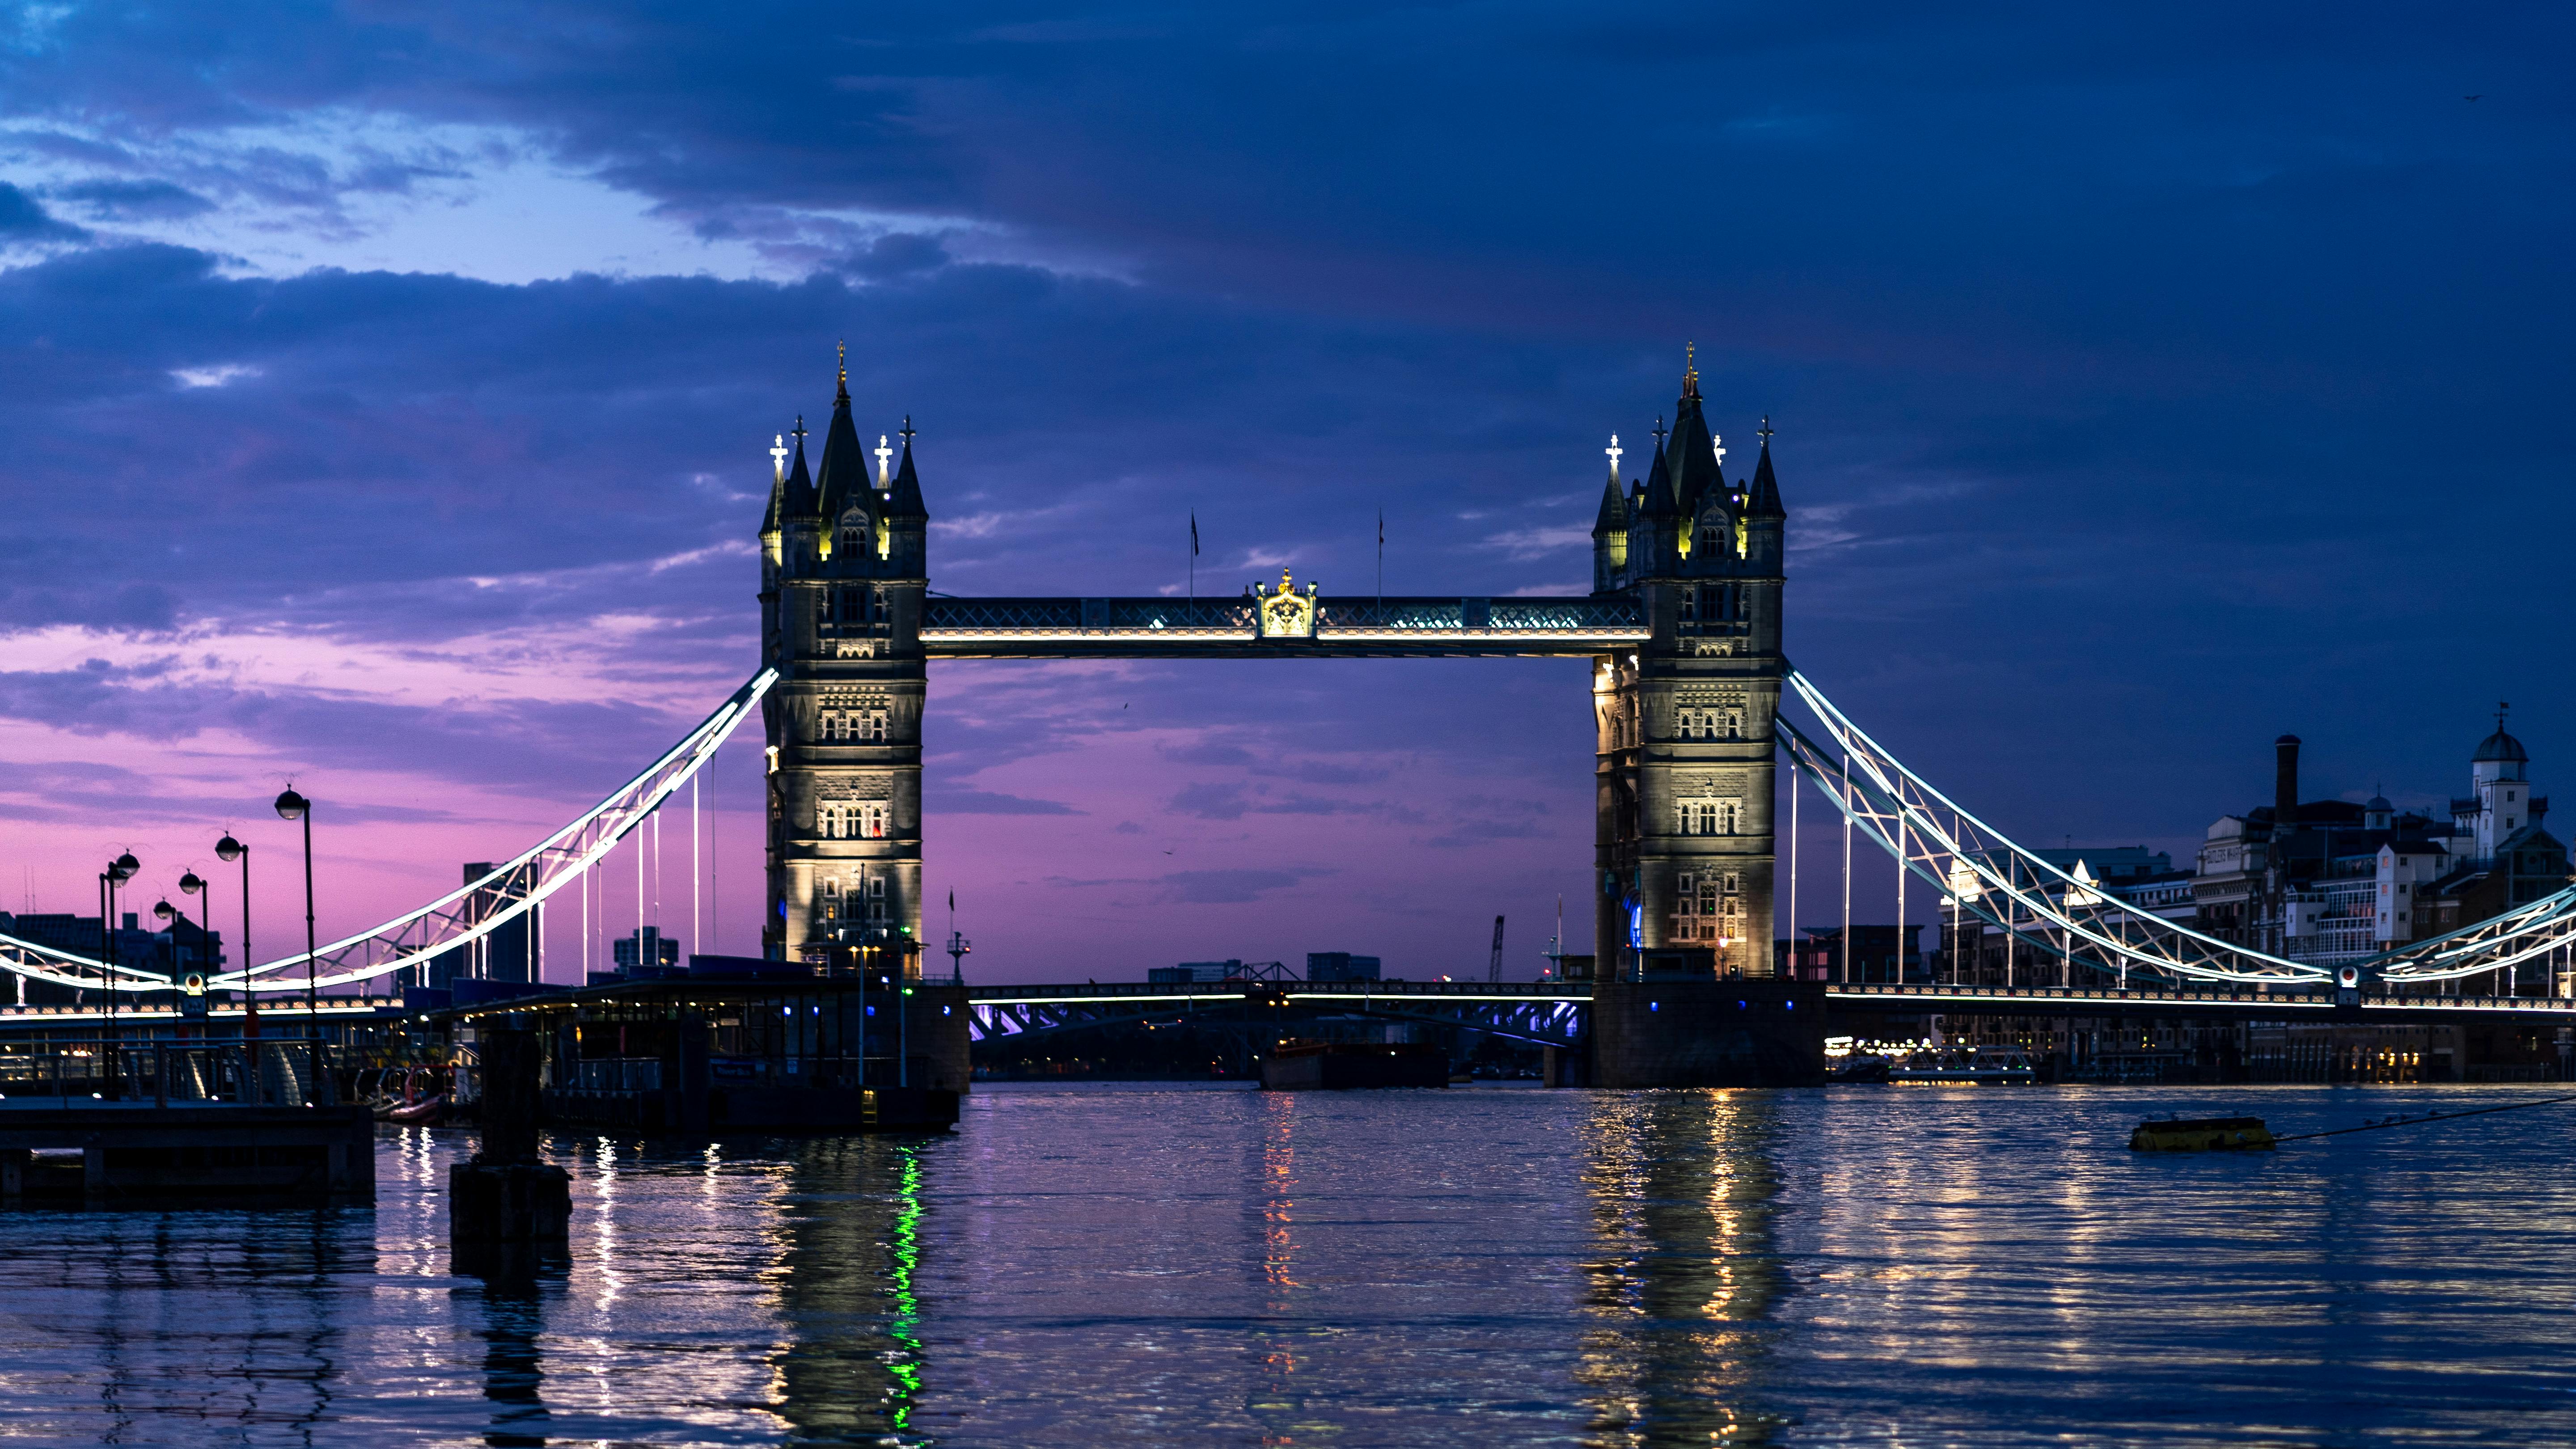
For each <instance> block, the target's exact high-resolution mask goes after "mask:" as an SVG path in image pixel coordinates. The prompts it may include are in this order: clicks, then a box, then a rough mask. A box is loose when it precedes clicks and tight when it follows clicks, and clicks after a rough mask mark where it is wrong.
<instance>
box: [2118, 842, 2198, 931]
mask: <svg viewBox="0 0 2576 1449" xmlns="http://www.w3.org/2000/svg"><path fill="white" fill-rule="evenodd" d="M2156 859H2158V860H2168V861H2169V860H2171V859H2172V857H2171V856H2168V855H2166V854H2165V853H2164V852H2162V851H2158V852H2157V853H2156ZM2192 883H2193V876H2192V873H2191V872H2190V871H2187V870H2160V871H2156V872H2153V873H2151V874H2147V875H2132V876H2128V877H2125V878H2122V879H2112V878H2110V877H2107V876H2106V877H2103V882H2102V894H2104V895H2106V896H2109V897H2111V898H2112V899H2113V900H2116V901H2119V902H2121V903H2122V904H2124V905H2127V906H2129V907H2131V908H2132V909H2134V910H2135V911H2136V912H2137V913H2138V914H2139V915H2142V916H2156V917H2160V918H2161V919H2164V920H2168V921H2177V922H2180V923H2182V924H2184V925H2189V924H2191V922H2192V921H2193V920H2194V919H2195V918H2196V917H2197V914H2198V911H2199V902H2198V898H2197V897H2196V896H2195V895H2194V894H2193V890H2192Z"/></svg>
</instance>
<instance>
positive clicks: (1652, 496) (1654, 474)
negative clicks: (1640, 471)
mask: <svg viewBox="0 0 2576 1449" xmlns="http://www.w3.org/2000/svg"><path fill="white" fill-rule="evenodd" d="M1679 511H1680V510H1679V509H1678V508H1676V507H1675V506H1674V501H1673V474H1672V469H1671V468H1670V466H1668V465H1667V463H1666V462H1665V458H1664V420H1663V419H1662V418H1657V419H1655V461H1654V464H1653V466H1651V467H1649V468H1647V469H1646V496H1645V497H1644V498H1643V499H1642V500H1640V501H1639V503H1638V505H1637V514H1638V516H1639V517H1641V518H1670V517H1672V516H1673V515H1674V514H1675V513H1676V512H1679Z"/></svg>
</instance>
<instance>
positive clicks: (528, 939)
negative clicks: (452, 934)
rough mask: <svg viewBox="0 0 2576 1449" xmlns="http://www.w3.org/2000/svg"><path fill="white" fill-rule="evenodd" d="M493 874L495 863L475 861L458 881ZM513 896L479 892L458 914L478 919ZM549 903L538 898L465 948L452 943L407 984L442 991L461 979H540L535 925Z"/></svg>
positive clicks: (463, 903) (540, 950) (468, 882)
mask: <svg viewBox="0 0 2576 1449" xmlns="http://www.w3.org/2000/svg"><path fill="white" fill-rule="evenodd" d="M491 873H492V862H490V861H488V860H485V861H474V862H470V863H468V864H467V865H466V866H465V867H464V877H465V878H464V879H463V880H462V881H460V882H458V884H460V885H472V884H474V883H475V882H476V881H478V880H481V879H482V878H483V877H485V876H487V875H490V874H491ZM510 903H511V898H510V897H509V896H508V895H506V894H504V893H503V892H500V891H497V890H479V891H475V892H473V893H472V894H470V895H468V896H466V897H465V899H464V900H462V901H460V902H458V903H457V910H458V914H459V915H460V916H461V917H462V918H463V919H464V920H466V921H469V922H471V921H478V920H482V919H485V918H487V917H489V916H492V915H496V914H498V913H500V912H501V911H504V910H506V909H508V908H509V906H510ZM545 909H546V908H545V905H544V903H543V902H539V903H538V904H536V905H533V906H530V907H529V908H528V909H526V910H524V911H522V912H520V913H519V914H518V915H516V916H513V917H511V918H510V919H509V920H507V921H504V922H502V923H501V924H500V925H498V926H495V927H493V928H492V929H491V930H489V931H487V932H485V933H484V934H482V935H480V936H477V937H476V938H474V939H473V940H471V941H468V942H466V943H465V944H464V945H462V946H452V947H450V948H448V949H447V950H444V951H441V952H439V953H438V954H437V955H435V956H432V957H430V958H429V960H428V961H427V962H426V963H425V964H423V965H421V966H418V967H415V968H413V971H414V973H415V974H416V975H417V976H418V978H419V979H417V980H414V981H412V982H410V983H408V984H410V985H414V986H428V987H433V988H436V989H439V990H444V989H446V988H447V986H448V984H449V983H450V982H453V981H456V980H458V979H460V978H462V979H465V980H469V981H542V980H544V979H545V961H544V948H543V947H542V945H540V944H538V943H540V942H542V941H543V940H544V939H545V938H544V934H543V932H541V931H536V930H532V929H531V927H532V926H533V925H534V924H536V923H537V922H539V921H540V920H542V918H543V916H544V913H545Z"/></svg>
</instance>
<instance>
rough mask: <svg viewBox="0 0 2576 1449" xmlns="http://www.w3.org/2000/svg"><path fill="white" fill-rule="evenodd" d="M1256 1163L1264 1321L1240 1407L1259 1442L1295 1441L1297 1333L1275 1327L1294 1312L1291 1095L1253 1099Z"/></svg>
mask: <svg viewBox="0 0 2576 1449" xmlns="http://www.w3.org/2000/svg"><path fill="white" fill-rule="evenodd" d="M1256 1110H1257V1111H1258V1113H1259V1115H1260V1132H1261V1163H1260V1169H1259V1177H1258V1190H1259V1192H1260V1202H1261V1281H1262V1284H1263V1286H1264V1287H1265V1289H1266V1290H1267V1291H1266V1293H1265V1294H1264V1297H1263V1303H1262V1306H1263V1309H1264V1311H1265V1313H1266V1314H1267V1315H1268V1319H1269V1323H1268V1324H1266V1325H1265V1326H1264V1331H1263V1332H1262V1334H1261V1339H1260V1343H1259V1351H1260V1370H1259V1374H1258V1376H1257V1377H1256V1379H1255V1380H1254V1385H1253V1392H1252V1393H1251V1395H1250V1396H1249V1397H1248V1399H1247V1401H1246V1403H1245V1405H1244V1408H1245V1410H1246V1412H1247V1413H1248V1414H1250V1416H1251V1417H1252V1419H1253V1421H1254V1422H1255V1423H1257V1424H1258V1425H1260V1426H1261V1427H1260V1442H1261V1444H1262V1445H1264V1446H1265V1449H1267V1446H1271V1445H1286V1444H1294V1443H1296V1442H1298V1433H1299V1429H1300V1428H1301V1426H1303V1425H1305V1423H1306V1421H1307V1420H1308V1418H1309V1416H1308V1415H1307V1413H1306V1412H1305V1410H1306V1404H1305V1400H1304V1397H1303V1394H1302V1392H1301V1387H1300V1385H1299V1384H1298V1382H1297V1351H1298V1346H1297V1336H1296V1335H1295V1334H1293V1333H1291V1332H1287V1331H1282V1328H1281V1327H1279V1326H1277V1325H1285V1324H1287V1323H1289V1322H1290V1321H1292V1320H1293V1319H1294V1318H1295V1316H1296V1314H1297V1311H1298V1305H1297V1303H1296V1301H1295V1299H1294V1297H1293V1295H1294V1294H1295V1292H1296V1290H1297V1289H1298V1287H1299V1286H1300V1285H1299V1284H1298V1282H1297V1219H1296V1212H1297V1197H1296V1194H1297V1095H1296V1094H1295V1093H1293V1092H1265V1093H1263V1094H1262V1095H1261V1097H1260V1098H1259V1099H1258V1102H1257V1107H1256Z"/></svg>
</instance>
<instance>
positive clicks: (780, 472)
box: [769, 433, 787, 483]
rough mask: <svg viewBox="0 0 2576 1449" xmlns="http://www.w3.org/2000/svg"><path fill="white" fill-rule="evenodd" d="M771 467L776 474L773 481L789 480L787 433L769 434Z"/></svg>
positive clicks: (782, 481)
mask: <svg viewBox="0 0 2576 1449" xmlns="http://www.w3.org/2000/svg"><path fill="white" fill-rule="evenodd" d="M769 467H770V471H771V473H772V474H774V475H775V476H774V478H773V479H772V481H773V482H779V483H784V482H786V481H787V435H786V434H785V433H772V434H770V436H769Z"/></svg>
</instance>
